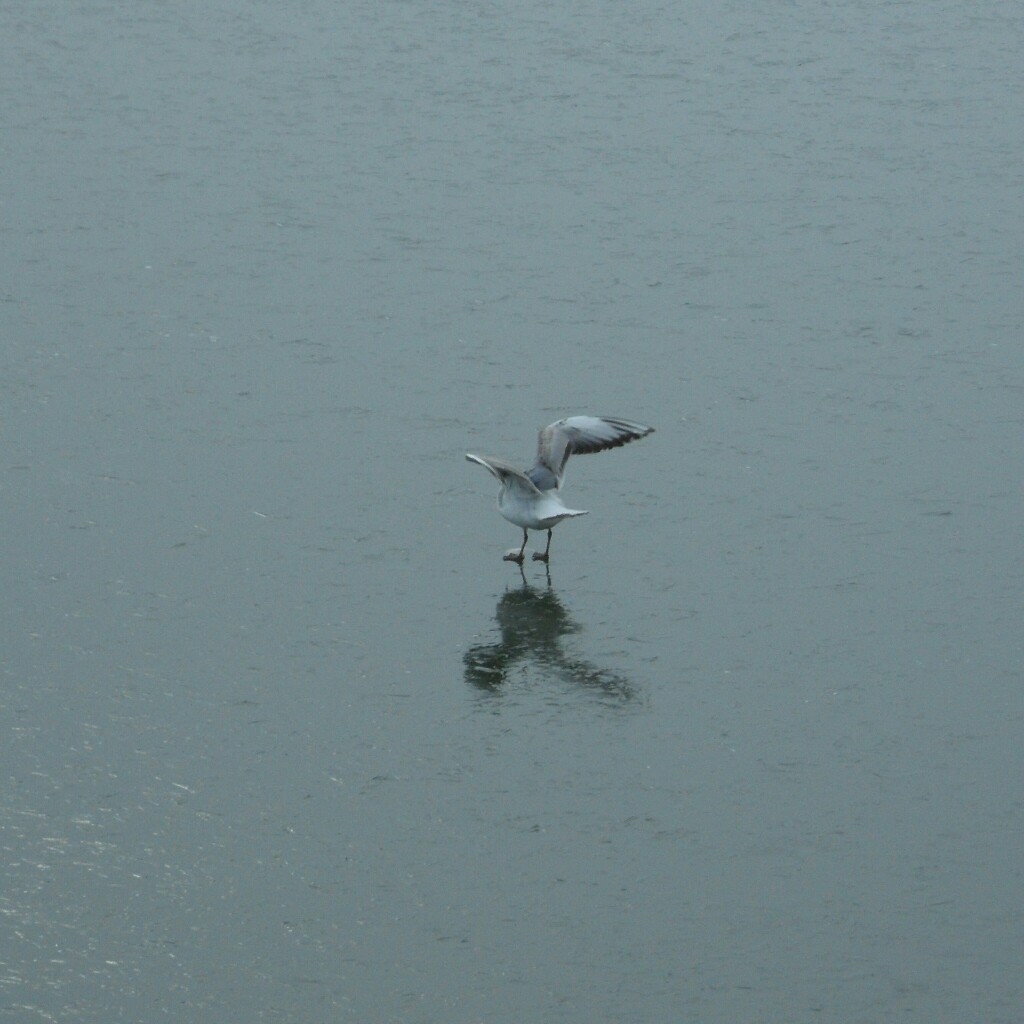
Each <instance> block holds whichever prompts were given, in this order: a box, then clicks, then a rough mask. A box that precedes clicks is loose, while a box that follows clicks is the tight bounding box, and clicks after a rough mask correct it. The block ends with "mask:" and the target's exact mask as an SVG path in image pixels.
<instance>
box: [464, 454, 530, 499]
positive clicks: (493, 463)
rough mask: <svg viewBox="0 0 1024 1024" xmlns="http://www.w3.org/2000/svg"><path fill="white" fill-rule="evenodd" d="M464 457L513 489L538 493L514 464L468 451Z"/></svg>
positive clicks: (525, 492) (527, 492) (526, 492)
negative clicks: (485, 457) (471, 453)
mask: <svg viewBox="0 0 1024 1024" xmlns="http://www.w3.org/2000/svg"><path fill="white" fill-rule="evenodd" d="M466 459H467V460H468V461H469V462H475V463H477V465H480V466H483V467H484V469H486V470H487V472H488V473H490V474H491V476H493V477H495V478H497V479H498V480H500V481H501V482H502V483H503V484H504V485H505V486H506V487H508V488H510V489H511V490H513V491H521V492H523V493H524V494H527V495H529V494H532V495H537V494H539V493H540V491H539V490H538V489H537V485H536V484H535V483H534V482H533V481H532V480H531V479H530V478H529V477H528V476H527V475H526V474H525V473H524V472H523V471H522V470H521V469H516V467H515V466H513V465H510V464H509V463H507V462H504V461H502V460H501V459H490V458H488V459H484V458H481V457H480V456H479V455H470V454H469V453H468V452H467V453H466Z"/></svg>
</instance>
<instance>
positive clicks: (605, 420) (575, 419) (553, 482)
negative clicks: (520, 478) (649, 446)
mask: <svg viewBox="0 0 1024 1024" xmlns="http://www.w3.org/2000/svg"><path fill="white" fill-rule="evenodd" d="M653 433H654V428H653V427H648V426H645V425H644V424H643V423H634V422H632V421H631V420H623V419H618V418H617V417H613V416H569V417H567V418H566V419H564V420H558V421H557V422H555V423H552V424H550V425H549V426H547V427H545V428H544V429H543V430H542V431H541V432H540V434H539V435H538V437H537V461H536V462H535V463H534V464H533V467H532V468H531V469H529V470H528V471H527V473H526V475H527V476H528V477H529V478H530V480H532V481H533V483H534V484H535V485H536V486H537V487H538V488H539V489H540V490H542V491H549V490H551V489H552V488H557V487H561V486H562V478H563V476H564V475H565V465H566V463H567V462H568V461H569V456H570V455H590V454H592V453H593V452H603V451H605V450H607V449H608V448H618V447H620V446H621V445H624V444H629V442H630V441H637V440H639V439H640V438H641V437H646V436H647V435H648V434H653Z"/></svg>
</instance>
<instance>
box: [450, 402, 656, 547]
mask: <svg viewBox="0 0 1024 1024" xmlns="http://www.w3.org/2000/svg"><path fill="white" fill-rule="evenodd" d="M652 433H654V428H653V427H647V426H644V425H643V424H642V423H634V422H632V421H631V420H622V419H617V418H615V417H612V416H569V417H568V418H566V419H564V420H558V421H557V422H556V423H552V424H551V425H550V426H547V427H545V428H544V429H543V430H542V431H541V432H540V434H539V435H538V436H537V459H536V461H535V462H534V464H533V466H532V467H531V468H530V469H528V470H526V471H525V472H524V471H522V470H519V469H516V468H515V466H512V465H510V464H509V463H508V462H505V461H504V460H502V459H490V458H488V459H485V458H482V457H481V456H479V455H469V454H467V455H466V458H467V459H468V460H469V461H470V462H476V463H478V464H479V465H481V466H483V467H484V468H485V469H486V470H487V471H488V472H489V473H490V474H491V475H492V476H494V477H496V478H497V479H498V480H499V481H500V482H501V490H500V491H499V492H498V511H499V512H500V513H501V514H502V515H503V516H504V517H505V518H506V519H507V520H508V521H509V522H510V523H513V524H514V525H516V526H518V527H519V528H520V529H521V530H522V531H523V546H522V547H521V548H520V549H519V550H518V551H516V550H514V549H513V550H512V551H509V552H508V553H507V554H506V555H505V559H506V560H507V561H510V562H516V563H518V564H519V565H522V564H523V558H524V554H523V553H524V552H525V551H526V541H527V539H528V536H529V534H528V533H527V531H528V530H547V531H548V544H547V547H546V548H545V549H544V551H543V553H541V552H539V551H535V552H534V555H533V557H534V558H535V559H537V560H538V561H541V562H546V561H547V560H548V554H549V552H550V550H551V530H552V529H553V528H554V527H555V526H557V525H558V524H559V523H560V522H561V521H562V520H563V519H571V518H573V517H574V516H585V515H586V514H587V513H586V512H584V511H581V510H580V509H572V508H566V506H565V505H564V504H563V502H562V499H561V496H560V495H559V494H558V491H559V490H561V487H562V480H563V478H564V476H565V466H566V463H567V462H568V461H569V456H570V455H589V454H590V453H591V452H603V451H604V450H605V449H607V448H618V447H619V446H620V445H624V444H628V443H629V442H630V441H637V440H639V439H640V438H641V437H646V436H647V435H648V434H652Z"/></svg>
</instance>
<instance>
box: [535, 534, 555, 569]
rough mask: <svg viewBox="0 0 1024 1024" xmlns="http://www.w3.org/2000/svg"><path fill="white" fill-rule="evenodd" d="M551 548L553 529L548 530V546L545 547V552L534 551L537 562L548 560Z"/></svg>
mask: <svg viewBox="0 0 1024 1024" xmlns="http://www.w3.org/2000/svg"><path fill="white" fill-rule="evenodd" d="M550 550H551V531H550V530H548V546H547V547H546V548H545V549H544V553H543V554H541V553H540V552H539V551H534V553H533V560H534V561H535V562H546V561H547V560H548V552H549V551H550Z"/></svg>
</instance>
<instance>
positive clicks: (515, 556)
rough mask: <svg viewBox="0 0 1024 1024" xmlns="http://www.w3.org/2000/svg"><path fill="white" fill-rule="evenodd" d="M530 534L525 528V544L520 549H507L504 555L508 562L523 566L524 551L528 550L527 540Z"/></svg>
mask: <svg viewBox="0 0 1024 1024" xmlns="http://www.w3.org/2000/svg"><path fill="white" fill-rule="evenodd" d="M529 536H530V535H529V534H528V533H527V532H526V531H525V530H523V546H522V547H521V548H520V549H519V550H518V551H515V550H512V551H506V552H505V554H504V555H503V556H502V557H503V559H504V561H506V562H515V563H516V564H517V565H518V566H520V567H522V564H523V558H524V555H523V552H524V551H525V550H526V541H527V539H528V538H529Z"/></svg>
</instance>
